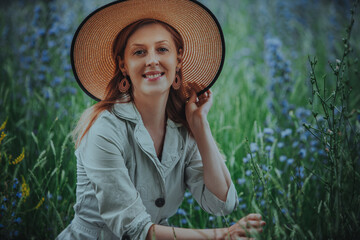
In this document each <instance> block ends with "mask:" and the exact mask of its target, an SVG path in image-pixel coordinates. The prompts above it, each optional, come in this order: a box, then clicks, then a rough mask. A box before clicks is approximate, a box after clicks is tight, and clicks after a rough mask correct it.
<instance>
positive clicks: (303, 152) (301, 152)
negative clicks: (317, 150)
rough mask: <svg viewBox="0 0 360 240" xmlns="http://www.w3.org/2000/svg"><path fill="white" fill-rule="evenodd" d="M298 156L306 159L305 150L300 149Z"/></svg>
mask: <svg viewBox="0 0 360 240" xmlns="http://www.w3.org/2000/svg"><path fill="white" fill-rule="evenodd" d="M299 156H300V157H301V158H305V157H306V150H305V149H304V148H302V149H300V151H299Z"/></svg>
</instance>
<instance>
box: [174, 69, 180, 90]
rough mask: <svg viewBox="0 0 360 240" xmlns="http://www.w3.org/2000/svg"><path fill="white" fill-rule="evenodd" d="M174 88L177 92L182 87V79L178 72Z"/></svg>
mask: <svg viewBox="0 0 360 240" xmlns="http://www.w3.org/2000/svg"><path fill="white" fill-rule="evenodd" d="M172 87H173V88H174V89H175V90H179V88H180V87H181V78H180V76H179V73H178V72H176V75H175V80H174V82H173V83H172Z"/></svg>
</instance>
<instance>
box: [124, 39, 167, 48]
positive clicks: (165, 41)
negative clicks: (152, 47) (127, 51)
mask: <svg viewBox="0 0 360 240" xmlns="http://www.w3.org/2000/svg"><path fill="white" fill-rule="evenodd" d="M168 42H169V41H168V40H160V41H157V42H155V43H156V44H159V43H168ZM145 45H146V44H142V43H132V44H131V46H134V47H138V46H145Z"/></svg>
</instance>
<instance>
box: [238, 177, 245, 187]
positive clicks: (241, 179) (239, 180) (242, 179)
mask: <svg viewBox="0 0 360 240" xmlns="http://www.w3.org/2000/svg"><path fill="white" fill-rule="evenodd" d="M245 182H246V180H245V178H238V180H237V183H238V184H239V185H243V184H244V183H245Z"/></svg>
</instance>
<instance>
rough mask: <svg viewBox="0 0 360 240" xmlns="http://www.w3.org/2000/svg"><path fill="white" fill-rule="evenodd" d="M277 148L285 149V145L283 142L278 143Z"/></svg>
mask: <svg viewBox="0 0 360 240" xmlns="http://www.w3.org/2000/svg"><path fill="white" fill-rule="evenodd" d="M277 146H278V148H283V147H284V146H285V144H284V143H283V142H278V144H277Z"/></svg>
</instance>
